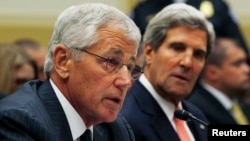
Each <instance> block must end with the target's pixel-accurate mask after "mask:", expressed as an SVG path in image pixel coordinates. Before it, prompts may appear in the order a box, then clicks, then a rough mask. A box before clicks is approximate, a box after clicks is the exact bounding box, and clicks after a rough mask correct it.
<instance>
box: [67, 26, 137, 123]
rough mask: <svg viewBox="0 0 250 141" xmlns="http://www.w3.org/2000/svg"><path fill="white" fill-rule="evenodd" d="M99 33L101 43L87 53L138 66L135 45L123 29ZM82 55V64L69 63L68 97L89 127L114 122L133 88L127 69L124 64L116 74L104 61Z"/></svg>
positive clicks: (107, 28)
mask: <svg viewBox="0 0 250 141" xmlns="http://www.w3.org/2000/svg"><path fill="white" fill-rule="evenodd" d="M98 32H99V34H98V37H99V38H101V40H99V41H98V42H97V44H95V45H93V46H91V47H88V48H84V49H85V50H87V51H88V52H91V53H94V54H96V55H99V56H102V57H105V58H109V57H116V58H119V59H121V60H122V61H123V63H124V64H132V65H134V64H135V57H136V50H137V49H136V45H135V43H134V42H132V41H130V40H128V39H127V37H125V35H124V33H123V32H122V31H121V30H119V29H117V28H114V27H110V26H109V27H103V28H101V29H99V31H98ZM78 51H79V50H78ZM79 53H80V55H81V59H80V61H74V60H69V61H67V63H66V64H67V69H68V70H69V72H68V74H67V75H68V76H67V82H66V83H67V84H66V87H67V88H65V89H67V90H65V91H64V93H67V96H66V97H68V99H69V101H70V102H71V104H72V105H73V106H74V108H75V109H76V110H77V112H78V113H79V114H80V115H81V117H82V118H83V119H84V121H85V123H86V124H87V125H91V124H96V123H100V122H111V121H114V120H115V119H116V117H117V114H118V112H119V111H120V109H121V107H122V104H123V101H124V97H125V95H126V92H127V90H128V88H129V87H130V86H131V75H130V71H129V70H128V67H127V66H126V65H123V66H122V67H121V68H120V69H119V70H118V71H117V72H110V71H108V70H107V62H106V61H105V60H104V59H102V58H100V57H97V56H95V55H93V54H89V53H86V52H84V51H79Z"/></svg>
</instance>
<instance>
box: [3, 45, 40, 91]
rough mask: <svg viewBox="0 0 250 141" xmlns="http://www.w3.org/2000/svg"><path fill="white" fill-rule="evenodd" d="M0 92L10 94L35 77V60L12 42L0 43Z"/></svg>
mask: <svg viewBox="0 0 250 141" xmlns="http://www.w3.org/2000/svg"><path fill="white" fill-rule="evenodd" d="M0 60H1V61H0V66H1V67H0V92H2V93H4V94H7V95H8V94H10V93H12V92H14V91H16V90H17V89H18V88H19V87H20V86H21V85H23V84H24V83H25V82H27V81H29V80H33V79H37V67H36V65H35V62H33V60H32V59H31V58H30V57H29V55H28V54H26V52H24V51H23V50H21V49H20V48H18V47H17V46H15V45H13V44H4V43H1V44H0Z"/></svg>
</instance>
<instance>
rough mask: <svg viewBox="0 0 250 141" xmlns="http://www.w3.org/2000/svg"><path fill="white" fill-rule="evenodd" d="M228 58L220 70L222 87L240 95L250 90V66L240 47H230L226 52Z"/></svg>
mask: <svg viewBox="0 0 250 141" xmlns="http://www.w3.org/2000/svg"><path fill="white" fill-rule="evenodd" d="M226 54H227V58H226V59H225V61H224V63H223V65H222V66H221V68H219V69H218V70H219V78H218V80H219V81H220V82H221V83H220V84H221V86H222V87H223V88H225V89H230V90H231V91H234V92H236V93H238V94H240V93H241V92H242V93H241V94H244V93H243V92H244V91H246V90H248V89H249V88H250V81H249V72H250V70H249V66H248V64H247V62H246V57H247V56H246V54H245V53H244V51H243V50H242V49H240V48H238V47H233V46H232V47H230V48H228V49H227V51H226Z"/></svg>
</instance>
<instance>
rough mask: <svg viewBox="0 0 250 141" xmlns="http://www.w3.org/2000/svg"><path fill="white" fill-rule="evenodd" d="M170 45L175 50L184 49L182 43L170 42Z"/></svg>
mask: <svg viewBox="0 0 250 141" xmlns="http://www.w3.org/2000/svg"><path fill="white" fill-rule="evenodd" d="M170 46H171V47H172V48H173V49H174V50H175V51H177V52H179V51H183V50H185V45H184V44H183V43H172V44H171V45H170Z"/></svg>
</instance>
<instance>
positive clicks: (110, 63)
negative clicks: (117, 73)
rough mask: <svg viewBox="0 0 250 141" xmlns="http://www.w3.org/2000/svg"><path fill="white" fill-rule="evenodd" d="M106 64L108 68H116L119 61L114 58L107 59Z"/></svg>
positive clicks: (119, 63)
mask: <svg viewBox="0 0 250 141" xmlns="http://www.w3.org/2000/svg"><path fill="white" fill-rule="evenodd" d="M108 63H109V65H110V66H113V67H118V66H120V65H121V60H120V59H118V58H114V57H109V60H108Z"/></svg>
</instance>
